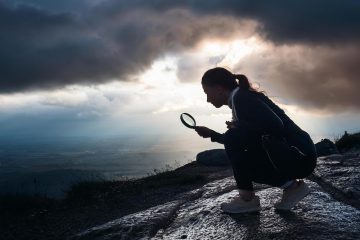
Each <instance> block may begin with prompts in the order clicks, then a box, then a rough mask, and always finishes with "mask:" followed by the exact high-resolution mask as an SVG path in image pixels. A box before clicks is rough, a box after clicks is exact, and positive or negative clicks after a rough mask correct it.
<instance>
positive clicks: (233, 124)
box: [225, 121, 236, 129]
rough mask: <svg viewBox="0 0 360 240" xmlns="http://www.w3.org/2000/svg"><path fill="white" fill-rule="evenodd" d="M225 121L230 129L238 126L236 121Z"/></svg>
mask: <svg viewBox="0 0 360 240" xmlns="http://www.w3.org/2000/svg"><path fill="white" fill-rule="evenodd" d="M225 123H226V125H227V128H228V129H231V128H236V125H235V121H226V122H225Z"/></svg>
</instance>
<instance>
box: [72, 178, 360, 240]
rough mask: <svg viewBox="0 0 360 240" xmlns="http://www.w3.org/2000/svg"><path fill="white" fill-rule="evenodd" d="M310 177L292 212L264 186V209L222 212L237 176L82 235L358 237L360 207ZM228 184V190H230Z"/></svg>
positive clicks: (274, 191)
mask: <svg viewBox="0 0 360 240" xmlns="http://www.w3.org/2000/svg"><path fill="white" fill-rule="evenodd" d="M306 182H307V183H308V184H309V185H310V188H311V189H312V192H311V193H310V194H309V195H308V196H307V197H306V198H304V199H303V200H302V201H301V202H300V203H299V204H298V205H297V206H296V207H295V209H294V210H293V211H291V212H286V213H279V212H276V211H274V207H273V206H274V203H275V202H276V201H278V200H279V199H280V198H281V190H280V189H279V188H265V189H264V188H263V189H261V190H259V191H258V192H257V195H258V196H259V197H260V201H261V205H262V210H261V212H260V213H255V214H232V215H229V214H224V213H222V211H221V210H220V204H221V203H222V202H226V201H229V200H230V199H231V198H233V197H235V196H236V195H237V194H238V193H237V191H236V190H234V187H235V182H234V180H233V178H232V177H228V178H225V179H222V180H218V181H214V182H211V183H209V184H206V185H205V186H203V187H202V188H200V189H198V190H197V193H201V194H198V195H197V198H192V199H188V200H186V201H183V202H179V201H178V202H172V203H169V204H165V205H161V206H158V207H154V208H151V209H149V210H146V211H142V212H139V213H135V214H131V215H129V216H125V217H122V218H120V219H117V220H114V221H112V222H110V223H107V224H105V225H102V226H100V227H95V228H93V229H92V230H91V229H90V230H88V231H86V232H85V233H83V234H80V235H79V237H80V236H81V239H154V240H160V239H224V240H225V239H226V240H228V239H248V240H252V239H254V240H255V239H295V240H296V239H319V240H325V239H326V240H332V239H354V240H355V239H359V236H360V229H359V227H358V226H359V224H360V211H359V210H358V209H356V208H353V207H351V206H349V205H346V204H343V203H341V202H338V201H336V200H334V199H333V198H332V197H331V196H330V195H329V194H327V193H325V192H323V190H322V189H321V187H320V186H319V185H317V184H316V183H314V182H310V181H306ZM216 186H220V187H219V188H217V187H216ZM231 186H232V187H231ZM223 187H224V188H225V189H227V190H226V192H224V188H223ZM171 214H172V216H170V215H171ZM159 219H161V220H159ZM130 220H131V221H130ZM164 220H166V221H167V223H166V224H161V226H160V228H158V229H156V228H155V227H149V226H154V224H153V223H154V222H164ZM158 227H159V225H158ZM143 229H147V230H146V231H143ZM149 229H150V230H149Z"/></svg>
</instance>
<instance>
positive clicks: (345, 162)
mask: <svg viewBox="0 0 360 240" xmlns="http://www.w3.org/2000/svg"><path fill="white" fill-rule="evenodd" d="M314 175H315V176H316V177H317V178H319V179H320V180H321V181H323V182H324V183H326V184H328V185H330V186H331V187H332V188H334V189H336V190H337V191H340V192H342V193H343V194H344V195H345V196H346V197H348V198H351V199H354V200H359V201H360V151H358V152H353V153H346V154H343V155H340V154H334V155H329V156H325V157H319V158H318V165H317V167H316V169H315V171H314Z"/></svg>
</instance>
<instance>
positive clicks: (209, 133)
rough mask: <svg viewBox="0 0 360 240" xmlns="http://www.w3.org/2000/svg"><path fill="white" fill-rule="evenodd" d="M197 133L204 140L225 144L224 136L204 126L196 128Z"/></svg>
mask: <svg viewBox="0 0 360 240" xmlns="http://www.w3.org/2000/svg"><path fill="white" fill-rule="evenodd" d="M195 131H196V132H197V133H198V134H199V135H200V136H201V137H203V138H210V139H211V141H212V142H218V143H222V144H224V134H221V133H218V132H215V131H214V130H212V129H210V128H207V127H203V126H197V127H195Z"/></svg>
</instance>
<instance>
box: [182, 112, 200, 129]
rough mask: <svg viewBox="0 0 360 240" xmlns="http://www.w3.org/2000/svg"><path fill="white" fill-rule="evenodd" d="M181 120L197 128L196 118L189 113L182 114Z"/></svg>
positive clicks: (190, 126) (188, 125)
mask: <svg viewBox="0 0 360 240" xmlns="http://www.w3.org/2000/svg"><path fill="white" fill-rule="evenodd" d="M180 119H181V122H182V123H183V124H184V125H185V126H187V127H188V128H195V126H196V122H195V119H194V118H193V117H192V116H191V115H190V114H188V113H182V114H181V115H180Z"/></svg>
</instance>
